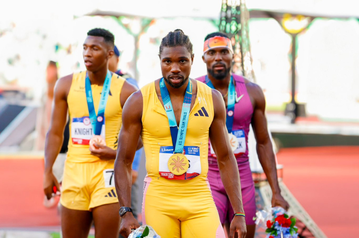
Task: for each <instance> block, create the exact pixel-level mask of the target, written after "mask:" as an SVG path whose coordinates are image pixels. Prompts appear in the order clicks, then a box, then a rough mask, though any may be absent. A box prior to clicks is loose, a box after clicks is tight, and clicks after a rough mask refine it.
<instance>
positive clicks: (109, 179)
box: [103, 169, 115, 188]
mask: <svg viewBox="0 0 359 238" xmlns="http://www.w3.org/2000/svg"><path fill="white" fill-rule="evenodd" d="M103 178H104V180H105V188H110V187H115V174H114V170H113V169H105V170H104V171H103Z"/></svg>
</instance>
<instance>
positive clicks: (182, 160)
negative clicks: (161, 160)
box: [167, 154, 189, 175]
mask: <svg viewBox="0 0 359 238" xmlns="http://www.w3.org/2000/svg"><path fill="white" fill-rule="evenodd" d="M167 166H168V169H169V170H170V171H171V173H173V174H174V175H182V174H184V173H186V172H187V170H188V168H189V161H188V159H187V157H186V156H185V155H184V154H173V155H172V156H171V157H170V158H169V160H168V163H167Z"/></svg>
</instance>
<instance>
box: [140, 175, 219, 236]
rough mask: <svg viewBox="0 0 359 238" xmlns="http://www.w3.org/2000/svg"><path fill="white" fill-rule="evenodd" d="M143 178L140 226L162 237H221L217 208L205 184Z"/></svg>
mask: <svg viewBox="0 0 359 238" xmlns="http://www.w3.org/2000/svg"><path fill="white" fill-rule="evenodd" d="M184 183H185V182H183V181H174V180H166V179H164V178H159V179H158V178H155V179H152V178H150V177H147V178H146V179H145V186H144V196H143V203H142V217H143V219H144V220H143V223H144V224H147V225H150V226H152V227H153V229H154V230H155V231H156V233H157V234H158V235H160V236H161V237H163V238H167V237H168V238H222V237H223V238H224V237H225V235H224V231H223V228H222V225H221V223H220V220H219V216H218V212H217V208H216V206H215V204H214V201H213V198H212V195H211V191H210V189H209V187H208V185H207V184H206V183H204V184H203V183H201V184H199V185H197V186H193V185H191V186H188V187H186V188H185V187H184V186H183V185H184Z"/></svg>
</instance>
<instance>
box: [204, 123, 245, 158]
mask: <svg viewBox="0 0 359 238" xmlns="http://www.w3.org/2000/svg"><path fill="white" fill-rule="evenodd" d="M232 133H233V135H234V136H235V137H236V138H237V141H238V146H237V148H236V149H235V150H234V151H233V153H234V155H235V156H238V155H241V154H243V153H245V152H246V149H247V146H246V136H245V133H244V130H243V129H240V130H233V131H232ZM210 148H211V156H212V157H214V158H217V156H216V153H215V152H214V150H213V147H212V144H211V143H210Z"/></svg>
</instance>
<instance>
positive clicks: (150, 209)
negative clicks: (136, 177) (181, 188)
mask: <svg viewBox="0 0 359 238" xmlns="http://www.w3.org/2000/svg"><path fill="white" fill-rule="evenodd" d="M148 185H149V184H148V183H146V185H145V191H147V188H148ZM163 200H166V198H163V199H162V200H161V199H159V198H158V197H153V196H149V195H148V194H146V192H145V193H144V197H143V202H142V217H143V223H144V224H145V225H149V226H151V227H152V228H153V229H154V230H155V231H156V233H157V234H158V235H159V236H161V237H171V238H180V237H181V232H180V222H179V220H178V218H177V217H175V215H177V214H173V211H171V209H172V210H173V206H174V205H175V204H173V205H172V207H169V206H166V205H164V204H163V203H162V202H163Z"/></svg>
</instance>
